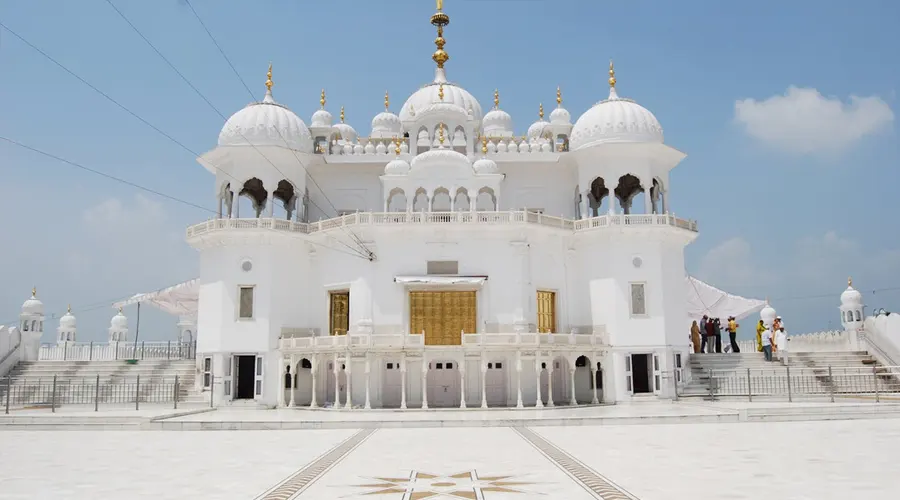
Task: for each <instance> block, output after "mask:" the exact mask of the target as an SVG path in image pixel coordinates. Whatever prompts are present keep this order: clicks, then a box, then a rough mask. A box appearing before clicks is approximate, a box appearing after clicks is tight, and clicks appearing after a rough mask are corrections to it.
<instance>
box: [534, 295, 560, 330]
mask: <svg viewBox="0 0 900 500" xmlns="http://www.w3.org/2000/svg"><path fill="white" fill-rule="evenodd" d="M537 320H538V325H537V326H538V331H539V332H541V333H554V332H556V292H548V291H545V290H538V293H537Z"/></svg>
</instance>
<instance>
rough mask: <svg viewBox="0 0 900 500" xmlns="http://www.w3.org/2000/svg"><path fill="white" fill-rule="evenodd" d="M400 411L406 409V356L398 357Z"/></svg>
mask: <svg viewBox="0 0 900 500" xmlns="http://www.w3.org/2000/svg"><path fill="white" fill-rule="evenodd" d="M400 409H401V410H405V409H406V355H405V354H403V355H401V357H400Z"/></svg>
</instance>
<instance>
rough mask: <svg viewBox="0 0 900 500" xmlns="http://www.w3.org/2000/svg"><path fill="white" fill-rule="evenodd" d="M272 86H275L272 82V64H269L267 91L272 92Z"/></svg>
mask: <svg viewBox="0 0 900 500" xmlns="http://www.w3.org/2000/svg"><path fill="white" fill-rule="evenodd" d="M272 85H275V84H274V83H273V82H272V63H269V71H268V72H267V73H266V90H267V91H269V92H271V91H272Z"/></svg>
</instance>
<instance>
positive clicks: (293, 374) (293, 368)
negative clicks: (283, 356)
mask: <svg viewBox="0 0 900 500" xmlns="http://www.w3.org/2000/svg"><path fill="white" fill-rule="evenodd" d="M296 363H297V360H296V359H295V358H294V355H293V354H291V400H290V402H289V403H288V406H289V407H291V408H293V407H294V390H295V389H296V387H294V378H295V375H296V373H294V370H296V369H297V368H296V367H297V364H296ZM281 384H282V385H284V376H282V377H281ZM281 393H282V394H284V390H282V391H281Z"/></svg>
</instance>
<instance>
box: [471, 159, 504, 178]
mask: <svg viewBox="0 0 900 500" xmlns="http://www.w3.org/2000/svg"><path fill="white" fill-rule="evenodd" d="M472 168H474V169H475V173H476V174H496V173H497V172H498V171H499V170H500V169H499V168H498V167H497V162H495V161H494V160H491V159H490V158H481V159H479V160H476V161H475V164H474V165H472Z"/></svg>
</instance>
